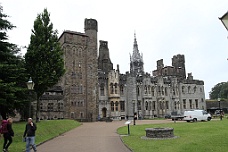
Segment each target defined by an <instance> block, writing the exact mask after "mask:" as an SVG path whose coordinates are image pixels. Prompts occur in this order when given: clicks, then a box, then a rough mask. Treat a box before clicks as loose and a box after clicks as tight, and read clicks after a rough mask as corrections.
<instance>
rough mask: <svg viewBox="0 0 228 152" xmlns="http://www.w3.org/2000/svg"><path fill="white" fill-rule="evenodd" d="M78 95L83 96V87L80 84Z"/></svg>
mask: <svg viewBox="0 0 228 152" xmlns="http://www.w3.org/2000/svg"><path fill="white" fill-rule="evenodd" d="M79 93H80V94H83V86H82V84H81V85H80V87H79Z"/></svg>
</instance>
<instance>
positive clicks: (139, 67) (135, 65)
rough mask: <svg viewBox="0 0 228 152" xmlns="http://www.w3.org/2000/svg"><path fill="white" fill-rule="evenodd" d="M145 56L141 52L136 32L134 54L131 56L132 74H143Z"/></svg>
mask: <svg viewBox="0 0 228 152" xmlns="http://www.w3.org/2000/svg"><path fill="white" fill-rule="evenodd" d="M143 65H144V63H143V56H142V55H141V54H140V53H139V49H138V44H137V40H136V34H135V33H134V45H133V54H132V56H130V73H131V74H132V75H135V76H136V75H143V74H144V68H143Z"/></svg>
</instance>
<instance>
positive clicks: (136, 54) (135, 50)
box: [132, 32, 141, 60]
mask: <svg viewBox="0 0 228 152" xmlns="http://www.w3.org/2000/svg"><path fill="white" fill-rule="evenodd" d="M140 58H141V57H140V53H139V49H138V44H137V40H136V32H134V45H133V54H132V59H133V60H140Z"/></svg>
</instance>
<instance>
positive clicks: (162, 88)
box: [161, 86, 165, 95]
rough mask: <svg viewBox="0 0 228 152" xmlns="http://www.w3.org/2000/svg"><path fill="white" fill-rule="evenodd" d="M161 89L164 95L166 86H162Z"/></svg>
mask: <svg viewBox="0 0 228 152" xmlns="http://www.w3.org/2000/svg"><path fill="white" fill-rule="evenodd" d="M161 91H162V95H164V94H165V93H164V87H163V86H162V87H161Z"/></svg>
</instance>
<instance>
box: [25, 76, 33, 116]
mask: <svg viewBox="0 0 228 152" xmlns="http://www.w3.org/2000/svg"><path fill="white" fill-rule="evenodd" d="M26 84H27V88H28V90H30V91H31V90H33V88H34V85H35V83H34V82H33V81H32V78H31V77H30V78H29V81H28V82H27V83H26ZM30 95H31V92H30ZM29 117H30V118H31V100H30V101H29Z"/></svg>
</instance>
